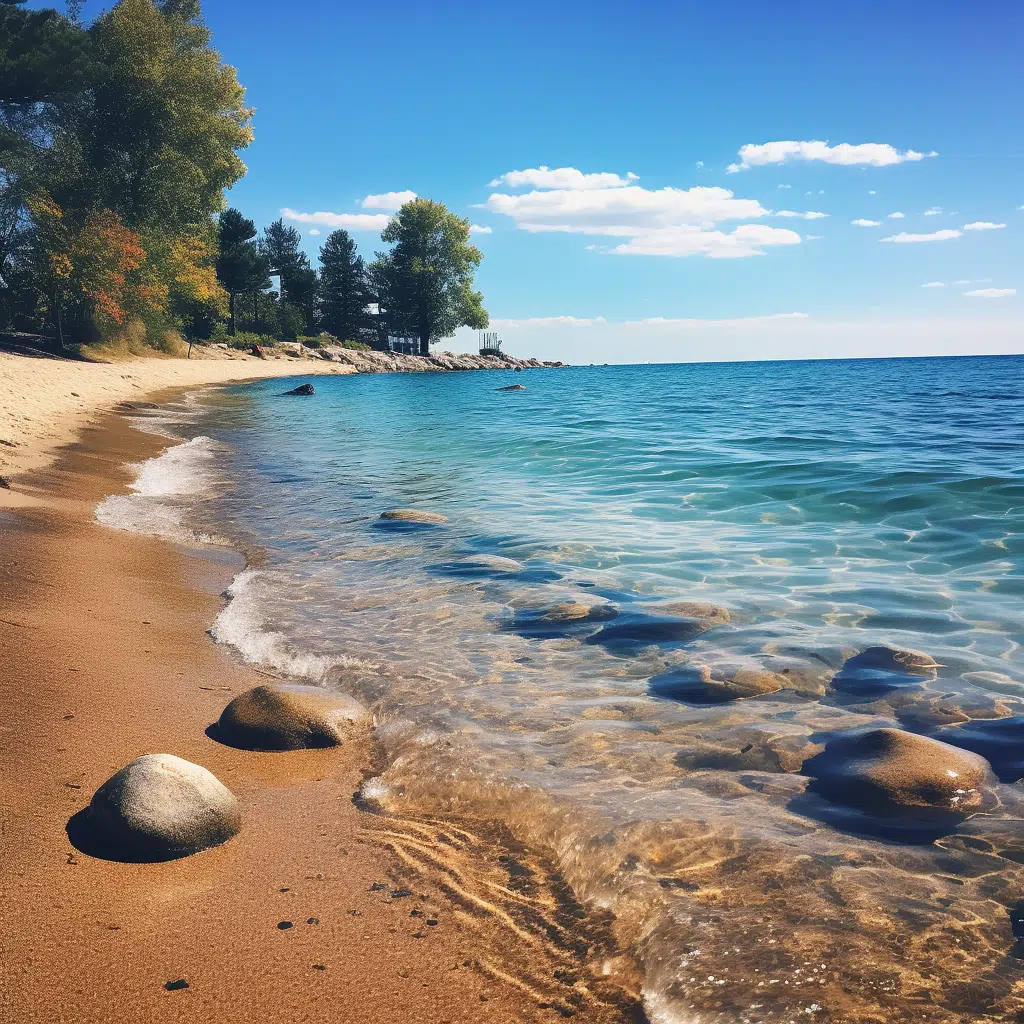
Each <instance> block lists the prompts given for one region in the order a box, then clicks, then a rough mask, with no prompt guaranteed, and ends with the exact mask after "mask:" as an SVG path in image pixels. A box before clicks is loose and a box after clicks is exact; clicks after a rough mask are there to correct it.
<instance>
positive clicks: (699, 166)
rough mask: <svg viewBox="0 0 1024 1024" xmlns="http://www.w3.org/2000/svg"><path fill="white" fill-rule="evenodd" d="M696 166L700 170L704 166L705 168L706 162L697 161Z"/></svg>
mask: <svg viewBox="0 0 1024 1024" xmlns="http://www.w3.org/2000/svg"><path fill="white" fill-rule="evenodd" d="M695 166H696V167H697V168H698V169H699V168H701V167H703V166H704V161H703V160H698V161H697V163H696V164H695Z"/></svg>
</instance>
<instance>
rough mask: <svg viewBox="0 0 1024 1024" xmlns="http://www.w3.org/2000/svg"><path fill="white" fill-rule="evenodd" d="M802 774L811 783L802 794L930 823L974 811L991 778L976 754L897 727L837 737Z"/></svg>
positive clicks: (812, 759) (808, 762) (985, 765)
mask: <svg viewBox="0 0 1024 1024" xmlns="http://www.w3.org/2000/svg"><path fill="white" fill-rule="evenodd" d="M802 771H803V774H804V775H809V776H810V777H811V779H812V781H811V783H810V785H809V786H808V790H809V791H810V792H812V793H816V794H818V795H819V796H823V797H825V798H826V799H827V800H830V801H832V802H833V803H838V804H844V805H847V806H849V807H854V808H856V809H858V810H862V811H865V812H868V813H870V814H872V815H877V816H882V817H896V818H898V817H900V816H904V815H906V816H909V817H910V818H911V819H912V820H915V821H917V822H932V823H940V822H944V821H948V820H957V819H960V818H964V817H966V816H967V815H969V814H971V813H973V812H974V811H977V810H979V809H980V808H981V807H982V805H983V802H984V798H985V786H986V784H987V783H988V782H989V781H990V780H991V773H990V771H989V766H988V763H987V762H986V761H985V760H984V759H983V758H981V757H978V756H977V755H976V754H972V753H967V752H965V751H963V750H958V749H957V748H956V747H953V746H950V745H949V744H948V743H940V742H939V741H938V740H934V739H929V738H927V737H925V736H917V735H914V734H913V733H908V732H903V731H901V730H899V729H872V730H871V731H869V732H860V733H856V734H853V735H840V736H838V737H836V738H835V739H833V740H830V741H829V742H828V743H827V744H826V745H825V749H824V750H823V751H822V752H821V753H820V754H816V755H815V756H814V757H812V758H809V759H808V760H807V761H805V762H804V765H803V768H802Z"/></svg>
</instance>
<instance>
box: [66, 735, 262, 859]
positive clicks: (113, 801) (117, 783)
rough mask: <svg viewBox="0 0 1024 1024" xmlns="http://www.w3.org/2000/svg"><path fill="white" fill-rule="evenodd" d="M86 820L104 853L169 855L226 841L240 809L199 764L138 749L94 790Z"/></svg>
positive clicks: (140, 856)
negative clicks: (130, 758) (125, 765)
mask: <svg viewBox="0 0 1024 1024" xmlns="http://www.w3.org/2000/svg"><path fill="white" fill-rule="evenodd" d="M86 820H87V824H88V826H89V828H90V829H91V831H92V834H93V837H94V842H95V843H97V844H99V845H100V846H102V848H103V851H104V855H108V856H111V857H112V858H114V859H119V860H122V859H138V860H170V859H172V858H175V857H183V856H186V855H187V854H190V853H196V852H198V851H199V850H205V849H207V848H209V847H211V846H219V845H220V844H221V843H223V842H226V841H227V840H228V839H230V838H231V837H232V836H233V835H235V834H237V832H238V830H239V829H240V828H241V827H242V812H241V809H240V808H239V805H238V801H237V800H236V799H235V797H234V795H233V794H232V792H231V791H230V790H229V789H228V788H227V787H226V786H225V785H224V784H223V783H221V782H220V781H219V780H218V779H217V778H216V776H214V775H213V774H212V773H211V772H209V771H207V770H206V769H205V768H203V767H201V766H200V765H197V764H192V763H191V762H189V761H185V760H184V759H183V758H180V757H175V756H174V755H173V754H143V756H142V757H139V758H136V759H135V760H134V761H132V763H131V764H129V765H128V766H127V767H125V768H122V769H121V770H120V771H119V772H117V774H116V775H113V776H111V778H109V779H108V780H107V781H106V782H105V783H103V785H102V786H100V788H99V789H98V790H96V793H95V795H94V796H93V798H92V802H91V803H90V804H89V808H88V812H87V819H86Z"/></svg>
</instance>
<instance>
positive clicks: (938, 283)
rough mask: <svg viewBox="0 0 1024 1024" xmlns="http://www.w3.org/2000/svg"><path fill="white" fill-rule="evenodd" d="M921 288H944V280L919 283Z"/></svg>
mask: <svg viewBox="0 0 1024 1024" xmlns="http://www.w3.org/2000/svg"><path fill="white" fill-rule="evenodd" d="M921 287H922V288H945V287H946V282H945V281H929V282H928V283H927V284H923V285H921Z"/></svg>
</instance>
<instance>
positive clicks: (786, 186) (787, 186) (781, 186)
mask: <svg viewBox="0 0 1024 1024" xmlns="http://www.w3.org/2000/svg"><path fill="white" fill-rule="evenodd" d="M775 187H776V188H792V187H793V186H792V185H776V186H775ZM1021 209H1022V210H1024V206H1022V207H1021Z"/></svg>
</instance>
